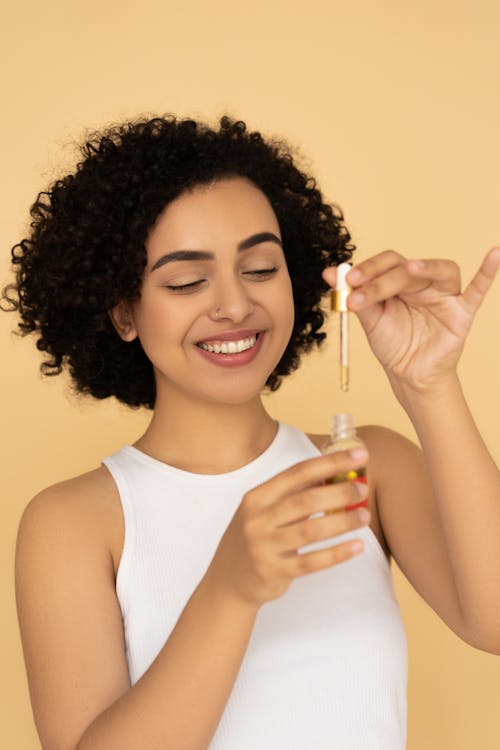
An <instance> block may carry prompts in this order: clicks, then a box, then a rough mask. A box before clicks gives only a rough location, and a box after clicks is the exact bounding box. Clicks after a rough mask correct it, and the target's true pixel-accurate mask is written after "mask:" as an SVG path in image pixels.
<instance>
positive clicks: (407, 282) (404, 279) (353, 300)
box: [347, 262, 428, 311]
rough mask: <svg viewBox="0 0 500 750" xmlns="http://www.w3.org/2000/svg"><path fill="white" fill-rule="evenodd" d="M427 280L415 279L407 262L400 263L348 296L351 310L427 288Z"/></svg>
mask: <svg viewBox="0 0 500 750" xmlns="http://www.w3.org/2000/svg"><path fill="white" fill-rule="evenodd" d="M427 285H428V284H427V282H424V283H422V281H421V280H417V281H415V279H413V278H412V276H411V274H410V273H409V272H408V269H407V267H406V262H404V263H399V264H398V265H396V266H394V267H393V268H392V269H390V270H389V271H386V272H384V273H383V274H381V275H380V276H377V277H376V278H372V279H371V280H370V281H367V282H365V283H364V284H363V285H362V286H361V287H359V288H358V289H356V290H355V291H353V292H351V293H350V294H349V296H348V297H347V307H348V308H349V310H356V311H358V310H361V309H362V308H365V307H370V306H372V305H375V304H377V302H383V301H384V300H388V299H390V298H391V297H395V296H396V295H398V294H399V293H400V292H402V291H411V292H417V291H420V290H421V289H425V287H426V286H427Z"/></svg>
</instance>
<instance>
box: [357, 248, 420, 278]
mask: <svg viewBox="0 0 500 750" xmlns="http://www.w3.org/2000/svg"><path fill="white" fill-rule="evenodd" d="M405 261H406V258H404V257H403V256H402V255H401V254H400V253H397V252H396V251H395V250H384V251H383V252H382V253H378V255H374V256H373V257H372V258H368V259H367V260H364V261H362V262H361V263H359V264H358V265H357V266H355V267H354V268H352V269H351V270H350V271H349V273H348V274H347V275H346V281H347V283H348V284H349V286H352V287H357V286H360V285H361V284H364V283H366V282H367V281H370V279H374V278H375V277H376V276H380V274H383V273H386V272H387V271H390V269H391V268H394V267H395V266H398V265H400V264H401V263H404V262H405Z"/></svg>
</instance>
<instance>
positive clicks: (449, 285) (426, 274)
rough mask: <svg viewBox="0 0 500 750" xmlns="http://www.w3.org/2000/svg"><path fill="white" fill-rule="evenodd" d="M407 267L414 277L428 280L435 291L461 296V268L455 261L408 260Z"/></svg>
mask: <svg viewBox="0 0 500 750" xmlns="http://www.w3.org/2000/svg"><path fill="white" fill-rule="evenodd" d="M406 265H407V269H408V272H409V274H410V275H411V276H412V277H414V278H419V279H422V280H427V281H429V282H430V284H432V286H433V287H434V288H435V289H438V290H440V291H442V292H446V293H447V294H460V288H461V281H460V266H459V265H458V264H457V263H455V261H453V260H437V259H434V258H432V259H428V260H408V261H407V264H406ZM430 284H429V285H430Z"/></svg>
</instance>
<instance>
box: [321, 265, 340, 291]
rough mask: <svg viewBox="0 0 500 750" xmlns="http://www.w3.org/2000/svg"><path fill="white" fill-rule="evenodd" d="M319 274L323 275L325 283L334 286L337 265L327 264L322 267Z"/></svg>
mask: <svg viewBox="0 0 500 750" xmlns="http://www.w3.org/2000/svg"><path fill="white" fill-rule="evenodd" d="M321 276H322V277H323V281H326V283H327V284H329V285H330V286H331V287H332V288H334V287H335V284H336V283H337V266H328V267H327V268H324V269H323V270H322V272H321Z"/></svg>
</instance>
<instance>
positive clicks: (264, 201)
mask: <svg viewBox="0 0 500 750" xmlns="http://www.w3.org/2000/svg"><path fill="white" fill-rule="evenodd" d="M261 231H269V232H271V231H274V233H275V234H277V235H278V236H279V234H280V232H279V224H278V220H277V218H276V215H275V213H274V210H273V208H272V206H271V204H270V202H269V200H268V198H267V196H266V195H265V194H264V193H263V192H262V190H260V189H259V188H258V187H257V186H256V185H255V184H254V183H253V182H251V181H250V180H249V179H248V178H245V177H234V178H225V179H221V180H219V181H217V182H214V183H210V184H209V185H197V186H195V187H194V188H192V189H190V190H189V191H185V192H184V193H182V194H181V195H180V196H178V197H177V198H176V199H175V200H173V201H172V202H171V203H169V204H168V205H167V206H166V207H165V208H164V209H163V211H162V212H161V214H160V215H159V217H158V219H157V221H156V222H155V224H154V226H153V227H152V230H151V232H150V233H149V236H148V241H147V247H148V250H150V251H151V252H153V253H154V252H155V251H159V250H162V251H165V250H176V249H180V248H182V247H184V246H186V247H195V248H200V249H201V248H202V247H203V246H204V245H206V247H207V249H208V248H212V249H213V247H214V245H215V246H216V245H217V244H218V243H221V242H224V243H227V242H231V243H233V244H235V245H236V244H237V243H238V242H239V241H240V240H241V239H243V238H244V237H247V236H250V235H251V234H253V233H255V232H261ZM179 243H180V244H179Z"/></svg>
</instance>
